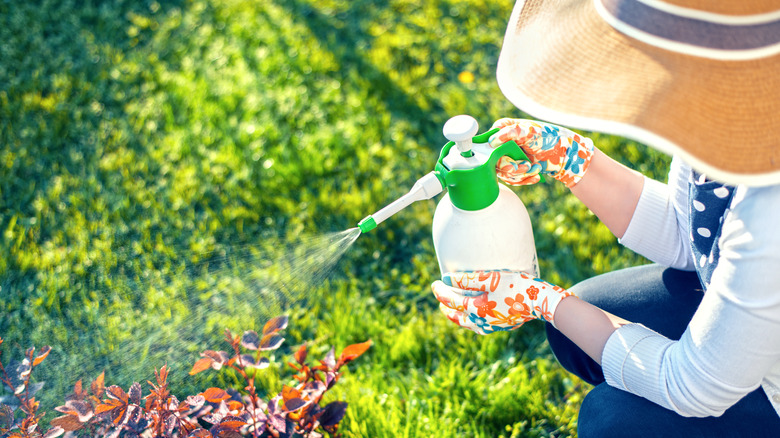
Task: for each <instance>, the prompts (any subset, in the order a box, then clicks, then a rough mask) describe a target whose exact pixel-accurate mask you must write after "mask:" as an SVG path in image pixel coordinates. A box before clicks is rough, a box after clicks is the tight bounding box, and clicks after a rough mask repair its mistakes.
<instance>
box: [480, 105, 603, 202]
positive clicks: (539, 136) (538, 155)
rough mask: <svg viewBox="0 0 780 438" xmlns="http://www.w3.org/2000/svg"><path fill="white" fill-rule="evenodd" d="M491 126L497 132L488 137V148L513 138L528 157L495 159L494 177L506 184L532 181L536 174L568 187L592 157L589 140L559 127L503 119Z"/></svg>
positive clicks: (578, 178) (575, 180)
mask: <svg viewBox="0 0 780 438" xmlns="http://www.w3.org/2000/svg"><path fill="white" fill-rule="evenodd" d="M495 128H499V131H498V132H497V133H495V134H493V135H492V136H491V137H490V140H489V142H490V145H491V146H492V147H498V146H500V145H502V144H504V143H506V142H508V141H514V142H515V143H517V144H518V145H519V146H520V148H522V149H523V152H525V154H526V155H527V156H528V160H513V159H512V158H509V157H506V156H504V157H501V159H500V160H499V161H498V164H497V165H496V172H497V173H498V177H499V178H500V179H501V180H502V181H504V182H505V183H506V184H509V185H515V186H516V185H528V184H536V183H537V182H539V180H540V179H541V178H540V176H539V175H550V176H551V177H553V178H555V179H557V180H558V181H561V182H562V183H564V184H566V187H568V188H572V187H574V186H575V185H576V184H577V183H578V182H579V181H580V179H582V176H583V175H585V172H586V171H587V170H588V166H589V165H590V161H591V160H592V159H593V149H594V148H593V142H592V141H591V140H590V139H589V138H587V137H583V136H581V135H579V134H576V133H574V132H572V131H570V130H568V129H566V128H562V127H560V126H556V125H551V124H549V123H542V122H537V121H534V120H524V119H509V118H505V119H500V120H497V121H496V122H495V123H493V127H492V128H491V129H495Z"/></svg>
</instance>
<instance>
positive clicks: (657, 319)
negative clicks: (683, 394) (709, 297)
mask: <svg viewBox="0 0 780 438" xmlns="http://www.w3.org/2000/svg"><path fill="white" fill-rule="evenodd" d="M571 291H572V292H575V293H576V294H577V295H578V296H579V297H580V298H582V299H583V300H585V301H587V302H589V303H592V304H594V305H596V306H598V307H600V308H602V309H604V310H606V311H608V312H610V313H613V314H615V315H617V316H620V317H622V318H625V319H627V320H629V321H632V322H639V323H642V324H644V325H645V326H647V327H649V328H651V329H653V330H655V331H657V332H659V333H661V334H663V335H664V336H667V337H669V338H670V339H680V336H682V334H683V332H684V331H685V328H686V327H687V325H688V322H689V321H690V320H691V317H692V316H693V314H694V312H695V311H696V308H697V307H698V305H699V302H700V301H701V298H702V295H703V293H702V288H701V283H699V279H698V277H697V276H696V273H695V272H684V271H678V270H674V269H667V268H663V267H661V266H658V265H645V266H639V267H635V268H629V269H623V270H620V271H616V272H611V273H608V274H604V275H600V276H597V277H594V278H591V279H589V280H586V281H583V282H582V283H579V284H577V285H575V286H574V287H572V288H571ZM547 339H548V341H549V343H550V347H551V348H552V350H553V353H555V357H556V358H557V359H558V361H559V362H560V363H561V365H563V367H564V368H566V369H567V370H569V371H570V372H572V373H574V374H576V375H578V376H579V377H580V378H582V379H583V380H585V381H586V382H588V383H590V384H592V385H595V387H594V388H593V389H592V390H591V391H590V392H589V393H588V395H587V396H586V397H585V400H584V401H583V403H582V407H581V409H580V413H579V421H578V434H579V436H580V438H588V437H598V438H605V437H629V436H630V437H664V438H666V437H675V436H680V437H685V438H694V437H743V436H749V437H755V438H757V437H766V436H780V416H778V415H777V412H775V410H774V408H773V407H772V405H771V404H770V403H769V400H768V399H767V397H766V395H765V394H764V391H763V390H762V389H761V388H758V389H756V390H755V391H753V392H751V393H750V394H748V395H746V396H745V397H744V398H743V399H742V400H740V401H739V402H738V403H737V404H735V405H734V406H732V407H731V408H729V409H728V410H726V412H725V413H724V414H723V415H721V416H720V417H707V418H689V417H683V416H681V415H679V414H677V413H675V412H673V411H670V410H668V409H666V408H663V407H661V406H659V405H656V404H655V403H653V402H651V401H649V400H647V399H644V398H642V397H638V396H636V395H633V394H631V393H628V392H625V391H622V390H620V389H616V388H613V387H611V386H609V385H607V384H606V383H605V382H604V374H603V373H602V371H601V366H600V365H599V364H598V363H596V362H595V361H594V360H593V359H591V358H590V357H589V356H588V355H586V354H585V353H584V352H583V351H582V350H580V349H579V347H577V346H576V345H575V344H574V343H572V342H571V341H569V339H568V338H566V337H565V336H563V335H562V334H561V333H560V332H559V331H557V330H556V329H555V328H553V326H552V325H550V324H547Z"/></svg>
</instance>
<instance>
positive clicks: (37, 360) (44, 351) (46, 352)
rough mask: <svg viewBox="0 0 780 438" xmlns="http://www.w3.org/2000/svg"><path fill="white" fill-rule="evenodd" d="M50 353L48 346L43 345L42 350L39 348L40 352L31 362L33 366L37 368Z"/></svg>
mask: <svg viewBox="0 0 780 438" xmlns="http://www.w3.org/2000/svg"><path fill="white" fill-rule="evenodd" d="M49 353H51V347H49V346H48V345H45V346H44V347H43V348H41V352H40V353H38V355H37V356H35V359H34V360H33V366H34V367H35V366H38V364H40V363H41V362H43V360H44V359H46V356H48V355H49Z"/></svg>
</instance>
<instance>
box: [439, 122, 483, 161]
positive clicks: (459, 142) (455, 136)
mask: <svg viewBox="0 0 780 438" xmlns="http://www.w3.org/2000/svg"><path fill="white" fill-rule="evenodd" d="M442 131H443V132H444V136H445V137H446V138H447V140H450V141H453V142H455V146H456V147H457V148H458V150H459V151H460V153H461V155H464V156H467V155H468V152H469V151H471V146H472V145H471V138H472V137H474V136H475V135H477V131H479V123H477V120H476V119H475V118H474V117H471V116H469V115H467V114H461V115H459V116H455V117H453V118H451V119H449V120H447V123H445V124H444V128H443V129H442Z"/></svg>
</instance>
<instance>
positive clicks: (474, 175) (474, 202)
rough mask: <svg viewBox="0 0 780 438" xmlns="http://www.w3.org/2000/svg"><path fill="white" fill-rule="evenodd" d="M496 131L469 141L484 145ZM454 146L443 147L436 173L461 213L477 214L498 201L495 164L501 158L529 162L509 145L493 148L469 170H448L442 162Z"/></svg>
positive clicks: (511, 144)
mask: <svg viewBox="0 0 780 438" xmlns="http://www.w3.org/2000/svg"><path fill="white" fill-rule="evenodd" d="M498 131H499V128H496V129H492V130H490V131H487V132H485V133H482V134H479V135H477V136H475V137H472V142H473V143H487V142H488V140H489V139H490V136H491V135H493V134H495V133H496V132H498ZM453 146H455V142H453V141H450V142H448V143H447V144H445V145H444V147H443V148H442V149H441V153H440V154H439V160H438V161H437V162H436V167H435V172H436V175H437V176H438V178H439V181H440V182H441V183H442V185H443V186H445V187H446V188H447V190H448V192H449V195H450V200H451V201H452V204H453V205H454V206H456V207H458V208H460V209H461V210H467V211H476V210H482V209H483V208H485V207H487V206H489V205H490V204H492V203H493V202H494V201H495V200H496V199H497V198H498V176H496V164H498V160H500V159H501V157H503V156H508V157H510V158H512V159H514V160H528V156H527V155H526V154H525V152H523V150H522V149H521V148H520V146H519V145H518V144H517V143H515V142H514V141H508V142H506V143H504V144H502V145H501V146H499V147H497V148H495V149H494V150H493V152H491V153H490V157H489V158H488V160H487V161H486V162H485V163H483V164H481V165H479V166H477V167H474V168H472V169H454V170H451V169H448V168H447V167H446V166H445V165H444V158H445V157H447V155H448V154H449V152H450V149H452V147H453Z"/></svg>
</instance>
